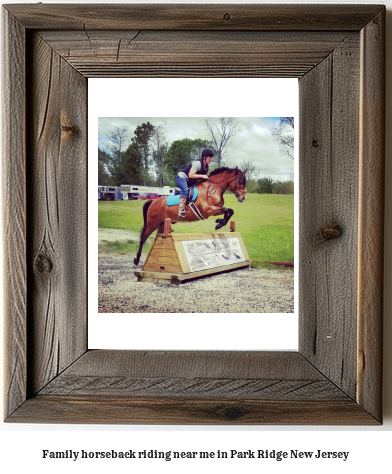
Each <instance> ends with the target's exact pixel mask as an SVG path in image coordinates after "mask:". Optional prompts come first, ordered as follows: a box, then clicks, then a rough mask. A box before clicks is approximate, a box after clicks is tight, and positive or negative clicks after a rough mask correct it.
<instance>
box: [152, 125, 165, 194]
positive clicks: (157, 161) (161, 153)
mask: <svg viewBox="0 0 392 474" xmlns="http://www.w3.org/2000/svg"><path fill="white" fill-rule="evenodd" d="M151 142H152V148H153V153H152V161H153V165H155V167H156V171H157V176H156V179H157V182H158V186H160V187H163V185H164V181H165V179H164V175H165V155H166V153H167V150H168V144H167V141H166V136H165V128H164V126H163V125H158V126H156V127H154V130H153V132H152V135H151Z"/></svg>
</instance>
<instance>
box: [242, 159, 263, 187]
mask: <svg viewBox="0 0 392 474" xmlns="http://www.w3.org/2000/svg"><path fill="white" fill-rule="evenodd" d="M240 169H241V170H242V171H244V170H246V173H245V176H246V181H247V182H248V181H250V180H256V179H257V178H258V176H259V174H260V171H258V170H257V169H256V166H255V165H254V164H253V162H252V161H251V160H243V161H242V163H241V164H240Z"/></svg>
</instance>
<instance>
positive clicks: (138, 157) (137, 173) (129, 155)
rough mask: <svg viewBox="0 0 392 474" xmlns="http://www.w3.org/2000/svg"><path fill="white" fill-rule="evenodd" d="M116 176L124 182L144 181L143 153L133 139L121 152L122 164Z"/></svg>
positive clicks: (137, 182)
mask: <svg viewBox="0 0 392 474" xmlns="http://www.w3.org/2000/svg"><path fill="white" fill-rule="evenodd" d="M118 178H120V181H121V183H124V184H125V183H126V184H143V183H144V181H145V173H144V164H143V154H142V152H141V150H140V147H139V146H138V145H137V143H135V142H134V141H132V142H131V144H130V145H129V147H128V148H127V149H126V150H125V152H124V153H123V159H122V166H121V168H120V169H119V173H118ZM121 183H120V184H121Z"/></svg>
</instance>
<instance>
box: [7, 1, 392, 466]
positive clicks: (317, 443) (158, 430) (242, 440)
mask: <svg viewBox="0 0 392 474" xmlns="http://www.w3.org/2000/svg"><path fill="white" fill-rule="evenodd" d="M155 2H156V1H155ZM13 3H28V2H18V1H17V0H14V1H13ZM47 3H54V2H47ZM59 3H60V2H59ZM70 3H71V2H70ZM85 3H87V2H85ZM97 3H98V2H97ZM104 3H108V0H105V2H104ZM134 3H138V2H136V1H135V2H134ZM198 3H203V2H202V1H199V2H198ZM217 3H218V2H217ZM225 3H231V2H230V0H226V2H225ZM233 3H241V2H233ZM248 3H264V2H262V1H258V2H251V1H248ZM265 3H278V2H273V1H272V0H267V1H266V2H265ZM284 3H317V2H306V1H305V0H303V1H302V2H293V1H290V0H285V2H284ZM320 3H321V2H320ZM324 3H339V4H342V3H361V2H360V1H359V0H358V1H357V2H355V1H354V2H350V1H347V0H346V1H341V0H340V1H339V0H334V1H332V2H324ZM366 3H373V4H378V3H380V2H378V1H371V0H367V1H366ZM383 3H384V4H386V5H387V7H388V17H387V20H388V24H387V47H388V50H387V52H388V62H387V163H386V211H385V222H386V229H385V241H386V249H385V250H386V252H385V290H386V291H385V308H386V309H385V324H384V328H385V330H384V334H385V337H384V339H385V344H384V385H385V388H384V425H383V426H382V427H368V428H366V427H337V426H333V427H290V426H280V427H279V426H275V427H268V426H267V427H263V426H256V427H225V426H223V427H190V426H179V427H171V426H163V427H152V426H97V425H94V426H89V425H54V426H52V425H29V424H22V425H14V424H4V423H3V424H1V428H0V429H1V431H0V450H1V452H0V454H1V456H0V466H1V468H3V471H4V472H9V471H11V469H12V471H15V472H25V471H28V472H37V473H38V472H39V473H50V474H52V473H53V472H54V470H55V471H56V472H58V473H68V472H69V470H70V469H72V471H73V472H74V473H79V472H80V473H85V472H89V471H90V470H92V469H94V472H95V473H101V472H102V473H106V472H107V471H108V470H112V471H115V472H116V473H120V474H122V473H130V472H133V471H134V472H150V471H152V470H156V471H159V472H170V473H174V472H178V473H180V472H181V473H183V472H184V471H186V472H188V473H196V472H197V473H199V472H200V470H204V471H206V472H215V471H220V470H225V471H226V472H229V473H234V472H238V470H239V469H243V470H244V471H245V472H247V473H252V474H253V473H260V472H264V471H265V472H271V471H272V472H287V469H293V468H295V469H298V470H301V472H303V473H314V472H315V471H316V470H317V472H321V473H327V472H328V473H330V472H332V471H333V472H335V473H343V472H344V473H346V472H353V471H356V472H358V473H364V472H382V473H384V472H390V466H391V460H390V447H391V443H392V436H391V430H392V322H391V313H392V292H391V291H390V288H391V284H392V245H391V242H392V213H391V204H390V203H391V198H392V195H391V193H392V168H391V152H392V134H391V125H392V123H391V112H392V97H391V90H392V83H391V72H392V65H391V58H390V54H391V50H390V45H391V44H392V37H391V26H392V16H391V10H392V0H385V1H384V2H383ZM0 175H1V173H0ZM42 449H51V450H54V451H61V450H65V449H73V450H81V449H84V450H86V451H91V450H110V449H116V450H125V449H134V450H143V449H147V450H149V449H159V450H167V449H171V450H184V451H193V450H195V451H196V450H199V451H201V450H203V451H213V450H217V449H221V450H226V451H228V450H230V449H237V450H247V449H251V450H257V449H277V450H290V449H300V450H304V451H310V450H316V449H323V450H325V451H336V450H341V451H350V455H349V459H348V461H347V462H343V461H338V460H323V461H318V462H316V461H315V460H302V461H300V460H289V461H282V462H276V461H263V462H261V461H258V460H249V461H246V460H231V461H221V462H218V460H210V461H206V460H198V461H186V460H183V461H176V462H175V461H171V462H165V461H163V460H157V461H151V462H143V463H142V462H138V463H136V462H133V463H132V462H131V461H128V462H127V461H117V462H116V461H111V460H103V461H102V460H101V461H88V462H79V461H77V462H74V461H70V460H62V461H55V460H53V461H48V460H44V459H42V451H41V450H42ZM223 463H224V464H223Z"/></svg>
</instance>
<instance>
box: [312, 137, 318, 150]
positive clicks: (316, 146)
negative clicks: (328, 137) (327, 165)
mask: <svg viewBox="0 0 392 474" xmlns="http://www.w3.org/2000/svg"><path fill="white" fill-rule="evenodd" d="M312 146H313V148H318V146H319V142H318V140H316V139H315V138H314V139H313V140H312Z"/></svg>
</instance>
